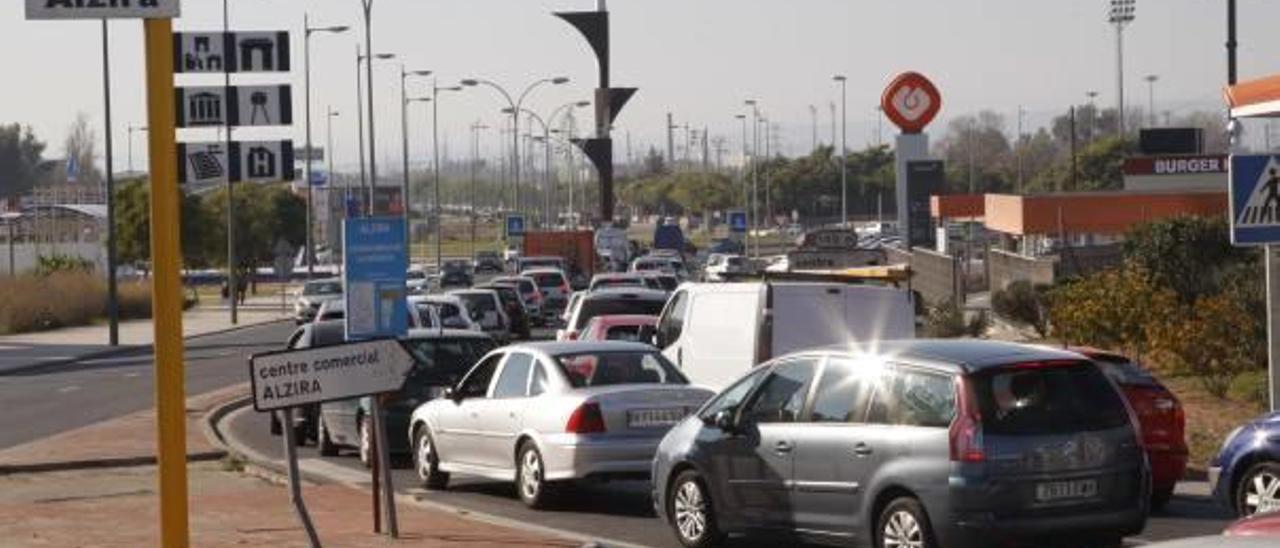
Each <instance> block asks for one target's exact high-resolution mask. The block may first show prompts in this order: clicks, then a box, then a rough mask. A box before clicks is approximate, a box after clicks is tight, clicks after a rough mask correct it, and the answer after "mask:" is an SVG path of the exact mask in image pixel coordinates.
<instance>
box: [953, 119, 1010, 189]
mask: <svg viewBox="0 0 1280 548" xmlns="http://www.w3.org/2000/svg"><path fill="white" fill-rule="evenodd" d="M1004 126H1005V123H1004V117H1003V116H1001V115H1000V114H998V113H996V112H993V111H989V110H984V111H982V112H979V113H978V114H976V115H967V116H961V117H959V118H956V119H954V120H952V121H951V122H950V123H949V124H947V131H946V133H945V134H944V135H943V137H942V139H941V140H939V141H938V145H937V147H936V149H937V151H938V152H939V155H940V156H942V158H943V159H944V160H946V162H947V171H948V173H947V180H948V182H949V183H950V184H949V186H950V187H951V190H952V191H955V192H969V191H970V188H969V186H970V185H969V180H970V175H971V174H972V178H973V189H972V190H973V191H974V192H979V193H981V192H986V191H1001V190H1007V189H1009V188H1012V185H1011V181H1012V180H1013V177H1011V176H1010V174H1011V173H1013V172H1014V171H1015V169H1014V162H1013V157H1012V154H1011V153H1012V151H1013V147H1012V146H1011V145H1010V144H1009V138H1008V137H1006V136H1005V133H1004Z"/></svg>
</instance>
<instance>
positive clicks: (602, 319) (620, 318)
mask: <svg viewBox="0 0 1280 548" xmlns="http://www.w3.org/2000/svg"><path fill="white" fill-rule="evenodd" d="M591 321H593V322H597V323H602V324H605V325H606V326H608V327H616V326H620V325H655V324H657V323H658V317H657V316H648V315H645V314H616V315H606V316H596V317H594V318H591Z"/></svg>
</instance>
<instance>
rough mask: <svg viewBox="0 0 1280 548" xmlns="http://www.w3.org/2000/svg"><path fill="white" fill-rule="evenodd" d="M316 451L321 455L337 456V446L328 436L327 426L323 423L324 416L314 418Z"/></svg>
mask: <svg viewBox="0 0 1280 548" xmlns="http://www.w3.org/2000/svg"><path fill="white" fill-rule="evenodd" d="M316 451H317V452H319V453H320V456H322V457H336V456H338V446H337V444H335V443H333V438H330V437H329V427H328V426H325V424H324V417H323V416H321V417H319V418H317V419H316Z"/></svg>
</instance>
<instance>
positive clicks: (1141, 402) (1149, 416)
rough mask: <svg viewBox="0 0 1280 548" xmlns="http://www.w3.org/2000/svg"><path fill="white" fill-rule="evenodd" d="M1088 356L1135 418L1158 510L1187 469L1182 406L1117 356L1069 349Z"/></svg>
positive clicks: (1135, 366) (1152, 379) (1144, 372)
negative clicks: (1116, 388)
mask: <svg viewBox="0 0 1280 548" xmlns="http://www.w3.org/2000/svg"><path fill="white" fill-rule="evenodd" d="M1070 350H1072V351H1074V352H1078V353H1080V354H1083V355H1085V356H1088V357H1089V358H1090V359H1092V360H1093V361H1094V363H1097V364H1098V367H1100V368H1102V372H1103V373H1105V374H1106V375H1107V376H1108V377H1110V378H1111V380H1112V381H1114V382H1115V383H1116V384H1117V385H1118V386H1119V387H1120V390H1122V391H1123V392H1124V395H1125V399H1127V400H1129V406H1130V407H1132V408H1133V410H1134V412H1136V413H1137V414H1138V423H1139V425H1140V426H1141V427H1142V440H1143V444H1145V445H1146V448H1147V458H1148V459H1150V461H1151V506H1152V508H1162V507H1163V506H1164V505H1165V504H1166V503H1168V502H1169V499H1170V498H1171V497H1172V496H1173V488H1174V486H1175V485H1177V484H1178V480H1180V479H1182V473H1183V472H1184V471H1186V468H1187V438H1186V423H1187V418H1186V415H1185V414H1184V413H1183V411H1182V403H1180V402H1179V401H1178V398H1177V397H1175V396H1174V395H1173V393H1172V392H1170V391H1169V389H1167V388H1165V387H1164V385H1162V384H1160V381H1158V380H1156V378H1155V377H1153V376H1151V373H1148V372H1147V370H1146V369H1143V368H1142V366H1139V365H1138V364H1136V363H1133V361H1132V360H1130V359H1129V358H1126V357H1124V356H1122V355H1120V354H1115V353H1112V352H1107V351H1105V350H1098V349H1096V348H1071V349H1070Z"/></svg>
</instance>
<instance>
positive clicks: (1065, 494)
mask: <svg viewBox="0 0 1280 548" xmlns="http://www.w3.org/2000/svg"><path fill="white" fill-rule="evenodd" d="M1096 496H1098V480H1077V481H1054V482H1048V483H1038V484H1036V501H1038V502H1054V501H1060V500H1072V499H1089V498H1093V497H1096Z"/></svg>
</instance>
